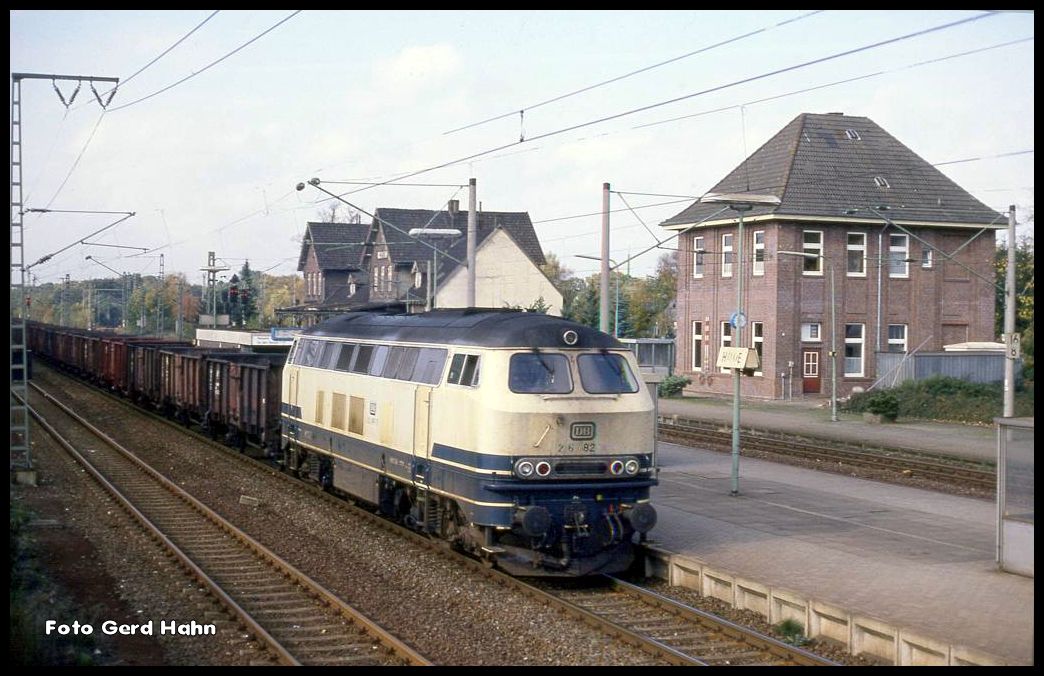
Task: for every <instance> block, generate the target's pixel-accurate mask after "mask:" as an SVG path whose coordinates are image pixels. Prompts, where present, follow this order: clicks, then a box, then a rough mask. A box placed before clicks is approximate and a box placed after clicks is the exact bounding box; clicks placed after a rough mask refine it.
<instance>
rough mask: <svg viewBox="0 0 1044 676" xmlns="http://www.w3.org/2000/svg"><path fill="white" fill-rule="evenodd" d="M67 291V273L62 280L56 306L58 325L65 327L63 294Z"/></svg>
mask: <svg viewBox="0 0 1044 676" xmlns="http://www.w3.org/2000/svg"><path fill="white" fill-rule="evenodd" d="M68 289H69V273H68V272H67V273H65V277H63V278H62V295H61V300H60V301H59V305H58V325H59V326H65V294H66V293H67V292H68Z"/></svg>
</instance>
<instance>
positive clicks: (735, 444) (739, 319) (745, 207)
mask: <svg viewBox="0 0 1044 676" xmlns="http://www.w3.org/2000/svg"><path fill="white" fill-rule="evenodd" d="M699 201H700V202H701V203H704V204H726V205H728V207H729V208H730V209H732V210H733V211H735V212H736V213H737V214H739V222H738V224H737V229H736V311H735V312H734V313H733V315H732V322H731V323H732V326H733V328H734V329H735V338H736V340H735V342H734V343H733V347H743V346H742V342H743V341H742V338H743V327H744V326H746V325H747V317H746V315H744V314H743V214H744V213H745V212H747V211H750V210H751V209H753V208H754V207H758V206H779V202H780V200H779V198H778V197H776V196H775V195H754V194H748V193H707V194H706V195H704V196H703V197H701V198H700V199H699ZM739 424H740V369H739V368H734V369H732V489H731V491H730V493H731V494H732V495H739Z"/></svg>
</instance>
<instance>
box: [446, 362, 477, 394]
mask: <svg viewBox="0 0 1044 676" xmlns="http://www.w3.org/2000/svg"><path fill="white" fill-rule="evenodd" d="M446 382H447V383H449V384H451V385H465V386H467V387H478V383H479V355H477V354H455V355H453V361H452V362H451V363H450V370H449V375H448V376H447V377H446Z"/></svg>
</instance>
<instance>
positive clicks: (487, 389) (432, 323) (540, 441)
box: [282, 309, 656, 575]
mask: <svg viewBox="0 0 1044 676" xmlns="http://www.w3.org/2000/svg"><path fill="white" fill-rule="evenodd" d="M282 421H283V425H282V435H283V442H284V446H283V449H284V450H283V456H284V457H283V462H284V464H285V467H286V469H288V470H289V471H292V472H293V473H295V474H297V475H298V476H302V477H310V478H311V479H313V480H315V481H318V482H319V483H321V484H322V485H323V486H324V487H326V488H328V489H330V490H336V491H337V492H341V493H345V494H348V495H350V496H352V497H354V498H356V499H358V500H361V501H364V502H366V503H369V504H371V505H374V506H376V508H377V509H378V510H379V511H380V512H382V513H383V514H384V515H386V516H389V517H391V518H394V519H396V520H399V521H401V522H403V523H405V524H407V525H409V526H411V527H413V528H415V529H417V530H419V531H422V532H425V533H428V534H430V535H432V536H434V537H438V538H443V539H445V540H447V541H450V542H452V543H454V544H455V545H456V546H458V547H459V548H461V549H463V550H465V551H468V552H471V553H473V554H475V555H477V556H480V557H482V558H484V559H486V560H488V561H490V562H493V563H495V564H497V565H498V566H500V567H501V568H503V569H504V570H506V571H508V572H511V573H513V574H516V575H586V574H589V573H595V572H616V571H620V570H623V569H625V568H627V567H628V566H629V565H630V563H631V562H632V559H633V556H634V544H635V542H634V541H635V540H636V539H641V538H643V537H644V535H645V534H646V533H647V532H648V531H649V530H650V529H651V528H652V527H653V526H654V525H655V522H656V512H655V510H654V509H653V507H652V505H650V504H649V491H650V488H651V487H652V486H654V485H655V484H656V468H655V466H654V429H653V425H654V413H653V403H652V399H651V397H650V394H649V391H648V389H647V388H646V386H645V384H644V383H643V382H642V381H641V378H640V377H639V371H638V366H637V363H636V361H635V359H634V356H633V354H632V353H631V352H630V351H629V350H627V349H625V348H624V347H623V346H622V345H621V344H620V343H619V341H617V340H616V339H615V338H613V337H612V336H609V335H606V334H605V333H602V332H600V331H596V330H594V329H591V328H589V327H586V326H583V325H581V324H578V323H575V322H571V321H568V320H565V319H562V318H559V317H553V316H547V315H542V314H535V313H527V312H519V311H508V310H484V309H465V310H438V311H434V312H429V313H425V314H414V315H407V314H391V315H389V314H376V313H369V312H355V313H350V314H346V315H343V316H340V317H337V318H334V319H331V320H328V321H326V322H324V323H321V324H319V325H317V326H315V327H313V328H310V329H307V330H305V331H303V332H302V333H301V335H299V336H298V337H297V339H296V341H295V343H294V346H293V348H292V350H291V352H290V357H289V359H288V361H287V364H286V367H285V369H284V371H283V393H282Z"/></svg>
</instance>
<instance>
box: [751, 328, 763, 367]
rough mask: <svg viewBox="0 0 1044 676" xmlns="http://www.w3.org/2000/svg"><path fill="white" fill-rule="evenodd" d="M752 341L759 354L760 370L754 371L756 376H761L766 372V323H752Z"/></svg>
mask: <svg viewBox="0 0 1044 676" xmlns="http://www.w3.org/2000/svg"><path fill="white" fill-rule="evenodd" d="M750 327H751V335H752V336H753V337H752V338H751V340H752V341H753V343H754V351H755V352H757V353H758V368H756V369H754V375H756V376H760V375H761V374H762V371H763V370H764V368H765V367H764V363H765V352H764V348H765V323H764V322H751V323H750Z"/></svg>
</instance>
